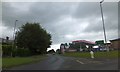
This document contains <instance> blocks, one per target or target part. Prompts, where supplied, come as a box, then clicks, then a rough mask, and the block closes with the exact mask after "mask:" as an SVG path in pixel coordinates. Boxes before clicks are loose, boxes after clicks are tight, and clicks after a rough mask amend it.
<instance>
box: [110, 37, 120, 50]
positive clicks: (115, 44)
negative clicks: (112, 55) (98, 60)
mask: <svg viewBox="0 0 120 72" xmlns="http://www.w3.org/2000/svg"><path fill="white" fill-rule="evenodd" d="M110 42H111V48H112V49H114V50H118V49H120V38H118V39H113V40H110Z"/></svg>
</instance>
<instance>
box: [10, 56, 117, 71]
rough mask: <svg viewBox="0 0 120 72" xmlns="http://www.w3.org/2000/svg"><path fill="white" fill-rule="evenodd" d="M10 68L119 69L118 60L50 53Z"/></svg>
mask: <svg viewBox="0 0 120 72" xmlns="http://www.w3.org/2000/svg"><path fill="white" fill-rule="evenodd" d="M9 70H118V60H117V59H90V58H74V57H64V56H60V55H48V58H46V59H45V60H44V61H40V62H37V63H34V64H27V65H22V66H19V67H13V68H11V69H9Z"/></svg>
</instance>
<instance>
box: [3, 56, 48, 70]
mask: <svg viewBox="0 0 120 72" xmlns="http://www.w3.org/2000/svg"><path fill="white" fill-rule="evenodd" d="M44 58H46V56H45V55H43V56H31V57H15V58H12V57H9V58H2V67H3V69H5V68H11V67H14V66H18V65H23V64H28V63H33V62H38V61H40V60H43V59H44Z"/></svg>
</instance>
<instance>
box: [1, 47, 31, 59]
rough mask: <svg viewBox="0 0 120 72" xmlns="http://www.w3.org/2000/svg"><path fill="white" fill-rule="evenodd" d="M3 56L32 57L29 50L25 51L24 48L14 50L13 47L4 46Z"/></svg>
mask: <svg viewBox="0 0 120 72" xmlns="http://www.w3.org/2000/svg"><path fill="white" fill-rule="evenodd" d="M2 52H3V54H2V56H11V54H12V57H15V56H21V57H23V56H30V55H31V53H30V50H29V49H23V48H15V47H13V48H12V45H2Z"/></svg>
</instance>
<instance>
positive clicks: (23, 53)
mask: <svg viewBox="0 0 120 72" xmlns="http://www.w3.org/2000/svg"><path fill="white" fill-rule="evenodd" d="M15 54H16V56H21V57H24V56H30V55H31V53H30V50H29V49H22V48H18V49H17V50H16V51H15Z"/></svg>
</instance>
